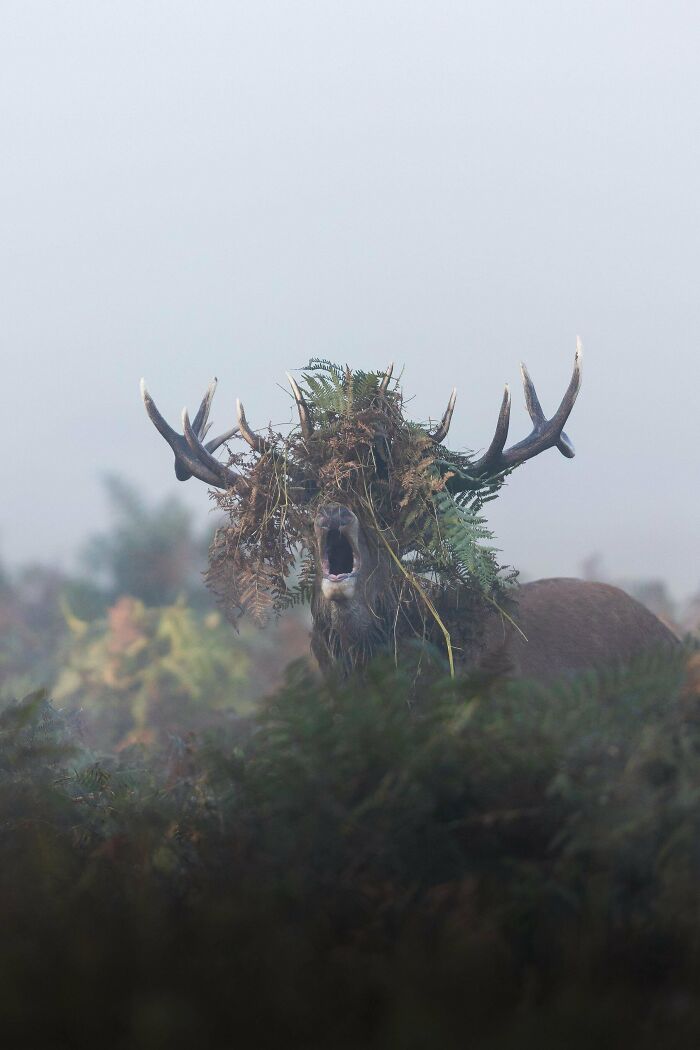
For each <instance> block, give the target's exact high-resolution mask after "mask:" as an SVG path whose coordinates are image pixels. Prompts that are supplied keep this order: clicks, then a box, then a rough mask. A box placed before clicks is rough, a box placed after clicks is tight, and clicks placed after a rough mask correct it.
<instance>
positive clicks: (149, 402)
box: [141, 379, 242, 488]
mask: <svg viewBox="0 0 700 1050" xmlns="http://www.w3.org/2000/svg"><path fill="white" fill-rule="evenodd" d="M215 389H216V380H215V379H214V380H212V382H211V383H210V384H209V387H208V389H207V392H206V394H205V395H204V398H203V399H202V403H201V405H200V407H199V410H198V412H197V415H196V416H195V423H194V424H193V425H192V426H191V430H192V431H193V432H194V434H195V437H196V438H197V441H198V442H199V443H200V444H201V441H200V438H201V436H203V433H204V432H205V430H206V426H207V423H206V419H207V416H208V414H209V409H210V407H211V401H212V398H213V396H214V390H215ZM141 397H142V398H143V403H144V405H145V408H146V412H147V413H148V417H149V419H150V420H151V422H152V423H153V425H154V426H155V428H156V430H158V432H159V433H160V434H161V435H162V436H163V437H164V438H165V440H166V441H167V442H168V444H169V445H170V447H171V449H172V450H173V452H174V453H175V475H176V477H177V478H178V480H179V481H187V480H188V478H192V477H195V478H198V479H199V480H200V481H203V482H205V484H207V485H215V486H216V487H218V488H229V487H231V484H232V482H231V481H230V480H229V479H227V481H226V482H225V483H224V484H222V480H221V474H220V472H219V471H218V470H215V469H214V468H212V467H211V465H210V464H208V463H206V462H203V460H202V458H201V457H200V456H199V453H198V451H197V452H195V451H194V450H193V449H192V448H191V446H190V444H189V443H188V441H187V439H186V437H184V436H183V435H182V434H178V433H177V431H176V430H173V428H172V427H171V426H170V424H169V423H168V422H167V421H166V420H165V419H164V418H163V416H162V415H161V414H160V412H159V411H158V408H157V407H156V404H155V402H154V400H153V398H152V397H151V395H150V394H149V393H148V390H147V389H146V381H145V380H144V379H142V380H141ZM237 431H238V428H237V427H234V428H233V430H228V431H226V433H225V434H222V435H221V436H220V437H218V438H215V439H214V440H213V441H208V442H207V444H206V446H202V448H203V449H204V451H205V452H206V453H207V454H211V453H212V452H215V451H216V449H217V448H218V447H219V445H221V444H222V442H224V441H228V439H229V438H230V437H233V435H234V434H235V433H237ZM212 458H213V457H212ZM214 463H216V464H217V467H219V466H221V464H219V463H218V461H217V460H214ZM232 476H233V477H234V478H238V476H237V475H235V474H234V475H232ZM239 480H240V481H242V479H239Z"/></svg>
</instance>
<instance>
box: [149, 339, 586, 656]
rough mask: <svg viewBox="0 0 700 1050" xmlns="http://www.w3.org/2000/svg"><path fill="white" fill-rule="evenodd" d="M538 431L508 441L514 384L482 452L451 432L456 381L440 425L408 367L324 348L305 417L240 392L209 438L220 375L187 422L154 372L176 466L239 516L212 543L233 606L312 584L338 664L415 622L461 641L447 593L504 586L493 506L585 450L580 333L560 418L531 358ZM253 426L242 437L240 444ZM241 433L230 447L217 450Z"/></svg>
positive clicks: (303, 400)
mask: <svg viewBox="0 0 700 1050" xmlns="http://www.w3.org/2000/svg"><path fill="white" fill-rule="evenodd" d="M522 376H523V386H524V390H525V401H526V404H527V408H528V411H529V414H530V418H531V419H532V424H533V426H532V431H531V433H530V434H529V435H528V436H527V437H526V438H524V439H523V440H522V441H519V442H517V443H516V444H514V445H511V446H510V447H508V448H506V442H507V437H508V429H509V421H510V394H509V391H508V388H507V387H506V390H505V393H504V395H503V400H502V402H501V407H500V412H499V415H498V421H497V424H496V429H495V433H494V436H493V439H492V441H491V443H490V445H489V446H488V448H487V449H486V451H485V452H484V453H483V454H482V455H480V456H478V457H476V456H473V455H471V454H466V453H456V452H452V451H450V450H449V449H447V448H446V447H445V444H444V442H445V438H446V437H447V433H448V430H449V427H450V423H451V420H452V415H453V412H454V408H455V400H456V391H455V390H453V391H452V394H451V396H450V399H449V403H448V405H447V408H446V410H445V413H444V415H443V417H442V419H441V421H440V423H439V424H438V426H437V427H435V428H434V429H432V428H430V427H425V426H422V425H419V424H416V423H413V422H411V421H409V420H407V419H406V418H405V416H404V412H403V399H402V393H401V388H400V385H399V383H398V381H397V380H395V379H394V378H393V367H392V366H389V368H388V369H387V370H386V371H385V372H383V373H381V372H380V373H363V372H351V371H350V370H349V369H341V368H338V367H336V366H334V365H331V364H329V363H328V362H312V363H311V365H310V366H309V368H308V369H307V370H306V371H305V372H304V373H303V375H302V377H301V379H300V382H297V381H296V380H295V379H293V378H291V377H289V380H290V385H291V392H292V397H293V399H294V402H295V404H296V410H297V413H298V420H299V422H298V425H297V426H295V427H292V429H291V430H290V432H289V433H288V434H287V435H285V436H282V435H281V434H278V433H274V432H273V431H272V430H271V429H269V428H268V430H267V431H266V432H265V433H261V432H258V431H253V430H252V429H251V427H250V426H249V424H248V421H247V419H246V416H245V413H244V411H243V406H242V405H241V403H240V402H238V403H237V417H238V418H237V425H236V426H235V427H233V428H232V429H230V430H228V431H226V432H225V433H223V434H221V435H220V436H219V437H217V438H215V439H213V440H209V441H207V440H205V439H206V434H207V432H208V429H209V423H208V417H209V412H210V408H211V402H212V398H213V395H214V390H215V386H216V380H214V381H212V383H211V384H210V386H209V388H208V390H207V392H206V394H205V396H204V398H203V400H202V403H201V405H200V406H199V409H198V411H197V413H196V415H195V417H194V419H193V420H190V418H189V415H188V412H187V410H183V413H182V433H178V432H177V431H175V430H174V429H173V428H172V427H171V426H170V425H169V424H168V423H167V422H166V421H165V419H164V418H163V416H162V415H161V414H160V412H159V411H158V409H157V408H156V406H155V404H154V402H153V400H152V399H151V397H150V396H149V394H148V392H147V391H146V389H145V386H143V383H142V394H143V399H144V403H145V406H146V410H147V412H148V415H149V416H150V418H151V420H152V422H153V423H154V425H155V426H156V428H157V429H158V430H159V431H160V433H161V434H162V436H163V437H164V438H165V440H166V441H167V442H168V444H169V445H170V447H171V448H172V450H173V452H174V454H175V473H176V475H177V477H178V478H179V479H180V480H181V481H184V480H186V479H187V478H190V477H196V478H199V479H200V480H201V481H204V482H206V484H207V485H209V486H210V487H211V488H212V489H213V490H215V499H216V501H217V503H218V504H219V506H220V508H221V509H222V510H223V511H224V512H225V514H226V516H227V519H228V520H227V523H226V524H225V525H223V526H221V527H220V528H219V529H218V530H217V533H216V536H215V539H214V542H213V543H212V547H211V551H210V567H209V572H208V583H209V585H210V586H211V587H212V588H213V590H214V591H215V593H216V594H217V596H218V598H219V600H220V601H221V603H222V605H223V606H224V608H225V610H226V611H227V613H228V614H229V616H230V617H231V618H232V619H234V620H235V619H236V618H237V617H238V616H240V615H241V613H243V612H250V613H251V614H252V615H253V616H254V618H256V619H257V620H259V621H262V620H265V619H266V618H267V616H268V615H269V614H270V613H271V612H273V611H279V610H280V609H282V608H284V607H286V606H288V605H290V604H294V603H296V602H297V601H301V600H304V599H305V598H309V599H310V602H311V608H312V614H313V620H314V632H313V636H312V644H313V648H314V651H315V653H316V655H317V656H318V658H319V660H320V662H321V664H322V665H328V664H333V663H334V664H340V665H341V666H342V667H345V668H351V667H355V666H357V665H358V664H362V663H364V662H365V661H366V660H367V658H368V657H369V656H371V655H372V654H373V653H374V652H376V651H377V649H378V648H380V647H383V646H386V645H391V646H395V645H396V644H398V642H399V640H401V639H403V638H405V637H412V636H418V637H431V638H435V640H436V641H438V642H439V643H442V644H443V645H445V646H446V647H447V650H448V654H449V655H450V657H451V642H450V635H449V633H448V630H447V627H446V625H445V612H444V610H445V608H446V607H447V606H451V607H456V606H459V605H460V602H461V603H462V605H464V603H465V602H466V601H467V599H469V600H470V601H472V602H473V601H474V600H475V599H478V598H480V597H481V598H486V599H488V600H491V599H492V598H493V596H494V594H495V593H496V592H497V591H498V589H499V588H500V587H501V586H502V582H503V580H502V576H501V575H500V573H499V567H498V565H497V563H496V561H495V557H494V552H493V549H492V548H491V547H489V546H487V545H485V544H484V543H483V541H484V540H485V539H487V538H488V536H489V534H488V532H487V531H486V530H485V528H484V523H483V519H482V518H481V517H480V516H479V511H480V508H481V505H482V504H483V502H484V500H485V499H488V498H490V497H491V496H493V495H494V494H495V493H496V492H497V490H498V488H499V487H500V485H501V484H502V482H503V480H504V478H505V477H506V476H507V474H508V473H509V472H510V471H511V470H512V469H513V468H514V467H516V466H518V465H519V464H521V463H524V462H526V461H527V460H528V459H532V458H533V457H534V456H536V455H538V454H539V453H540V452H543V451H545V450H546V449H549V448H554V447H556V448H558V449H559V450H560V451H561V452H562V453H563V454H564V455H565V456H567V457H571V456H573V455H574V450H573V446H572V445H571V442H570V441H569V439H568V438H567V436H566V434H565V433H564V431H563V427H564V424H565V422H566V420H567V418H568V416H569V413H570V412H571V409H572V408H573V405H574V401H575V400H576V395H577V393H578V389H579V385H580V378H581V376H580V348H579V347H577V351H576V358H575V363H574V371H573V375H572V378H571V381H570V383H569V387H568V389H567V391H566V393H565V395H564V398H563V399H562V402H561V404H560V406H559V408H558V409H557V411H556V412H555V413H554V415H553V416H552V417H551V418H550V419H547V418H546V416H545V415H544V412H543V411H542V408H541V406H540V402H539V400H538V397H537V394H536V392H535V388H534V385H533V383H532V380H531V379H530V377H529V375H528V373H527V370H526V369H525V367H524V366H523V367H522ZM234 437H235V438H239V439H242V441H243V443H244V444H243V446H242V451H233V450H232V449H231V448H230V446H229V445H228V444H227V443H228V442H230V441H231V440H232V439H233V438H234ZM222 445H226V447H227V449H228V452H229V456H228V462H226V463H224V462H222V461H221V460H219V459H218V458H217V457H216V456H215V455H214V453H215V452H216V451H217V449H218V448H219V447H220V446H222Z"/></svg>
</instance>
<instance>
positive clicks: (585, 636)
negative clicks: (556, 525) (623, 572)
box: [482, 578, 678, 679]
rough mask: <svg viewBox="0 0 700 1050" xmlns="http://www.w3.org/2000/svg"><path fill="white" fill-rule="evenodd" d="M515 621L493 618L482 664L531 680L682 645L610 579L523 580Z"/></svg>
mask: <svg viewBox="0 0 700 1050" xmlns="http://www.w3.org/2000/svg"><path fill="white" fill-rule="evenodd" d="M514 619H515V620H516V622H517V624H518V627H519V628H520V630H519V631H518V630H517V629H516V628H515V627H514V626H512V624H510V623H509V622H508V621H506V620H502V619H501V617H500V616H498V617H497V616H496V615H494V616H493V617H492V618H491V619H490V620H489V622H488V625H487V628H486V632H485V636H484V649H483V654H484V655H483V660H482V662H483V664H484V665H485V666H486V667H494V668H497V669H503V670H508V671H509V672H510V673H512V674H516V675H521V676H523V677H526V678H538V679H547V678H556V677H558V676H560V675H564V674H571V673H575V672H577V671H583V670H586V669H588V668H604V667H615V666H619V665H621V664H626V663H629V661H630V660H632V659H633V658H634V657H635V656H638V655H639V654H640V653H642V652H644V651H645V650H649V649H658V648H660V647H663V646H669V647H671V646H676V645H678V639H677V637H676V635H674V634H673V632H672V631H671V630H669V628H668V627H666V625H665V624H663V623H662V622H661V620H659V618H658V617H657V616H654V614H653V613H651V612H650V611H649V610H648V609H647V608H645V606H643V605H641V604H640V602H638V601H635V599H634V598H631V597H630V596H629V595H628V594H625V592H624V591H621V590H620V589H619V588H618V587H611V586H609V585H608V584H606V583H588V582H585V581H583V580H575V579H568V578H558V579H551V580H537V581H536V582H534V583H527V584H524V585H523V586H522V587H521V588H520V589H519V592H518V600H517V613H516V615H515V617H514ZM520 632H522V634H521V633H520ZM523 636H524V637H523Z"/></svg>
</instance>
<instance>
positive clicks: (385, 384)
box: [379, 361, 394, 394]
mask: <svg viewBox="0 0 700 1050" xmlns="http://www.w3.org/2000/svg"><path fill="white" fill-rule="evenodd" d="M393 374H394V362H393V361H390V362H389V364H388V366H387V370H386V372H385V373H384V375H383V376H382V380H381V383H380V384H379V393H380V394H386V392H387V390H388V389H389V383H390V382H391V377H392V375H393Z"/></svg>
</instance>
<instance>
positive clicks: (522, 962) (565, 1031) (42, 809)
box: [0, 481, 700, 1050]
mask: <svg viewBox="0 0 700 1050" xmlns="http://www.w3.org/2000/svg"><path fill="white" fill-rule="evenodd" d="M109 493H110V498H111V501H112V505H113V517H112V523H111V525H110V528H109V531H108V532H106V533H105V534H104V535H103V536H101V537H97V538H96V539H95V540H93V541H92V543H91V544H90V546H89V548H88V550H87V552H86V558H85V562H84V566H85V569H84V571H83V573H82V575H78V576H67V575H65V574H62V573H60V572H56V571H55V570H53V569H49V568H46V567H42V566H33V567H31V568H27V569H25V570H23V571H21V572H15V573H13V574H9V573H3V572H2V571H1V570H0V697H1V698H2V699H1V700H0V931H1V936H0V1037H1V1038H2V1040H3V1045H4V1046H9V1047H12V1048H13V1050H14V1048H18V1050H19V1048H23V1047H31V1048H32V1050H42V1048H45V1047H46V1048H56V1050H58V1048H64V1047H66V1048H67V1047H70V1048H71V1050H73V1048H77V1050H79V1048H80V1047H82V1046H88V1045H89V1046H91V1047H92V1046H93V1045H104V1046H106V1047H117V1048H124V1050H127V1048H128V1050H131V1048H136V1050H139V1048H149V1050H150V1048H156V1050H157V1048H159V1047H163V1048H166V1047H167V1048H168V1050H170V1048H171V1047H173V1048H177V1047H180V1046H187V1047H188V1050H189V1048H190V1047H192V1046H207V1047H213V1048H215V1050H216V1048H219V1047H221V1048H227V1047H230V1046H234V1045H235V1046H251V1047H252V1046H254V1047H256V1048H257V1047H265V1046H270V1047H275V1048H277V1047H279V1046H280V1045H283V1046H285V1047H286V1046H299V1047H304V1048H307V1047H308V1048H314V1047H323V1048H329V1047H341V1048H343V1047H347V1048H355V1047H370V1048H372V1047H376V1048H380V1047H381V1048H382V1050H383V1048H385V1047H387V1048H392V1047H397V1048H399V1047H400V1048H401V1050H403V1048H408V1050H412V1048H419V1047H421V1048H422V1047H431V1048H432V1047H433V1046H436V1045H437V1046H441V1047H445V1048H447V1050H450V1048H451V1047H460V1048H462V1047H464V1046H477V1047H484V1048H495V1050H498V1048H501V1047H504V1048H505V1047H511V1046H518V1047H522V1046H537V1047H538V1048H539V1047H543V1048H544V1050H546V1048H547V1047H552V1048H554V1047H556V1048H557V1050H558V1048H559V1047H560V1046H561V1044H562V1043H564V1042H565V1043H566V1044H567V1045H571V1046H573V1047H576V1046H580V1047H582V1048H583V1047H585V1048H586V1050H588V1047H590V1046H591V1044H593V1043H595V1044H600V1045H601V1046H603V1047H604V1046H614V1047H619V1046H620V1045H628V1044H629V1043H631V1042H632V1041H633V1040H634V1041H635V1042H636V1043H637V1044H638V1045H639V1046H640V1047H642V1048H644V1047H645V1046H647V1047H654V1048H655V1047H656V1046H657V1045H660V1044H663V1045H670V1046H674V1047H682V1046H686V1045H688V1046H691V1045H692V1046H693V1047H694V1046H696V1045H698V1035H699V1034H700V1018H699V1016H698V1008H697V1006H696V1002H697V998H698V990H699V986H700V972H699V971H700V967H699V965H698V942H699V937H698V935H699V933H700V908H699V907H698V905H699V904H700V900H699V897H700V890H699V889H698V887H700V878H699V876H700V851H699V850H698V846H697V843H698V841H700V839H699V837H698V830H699V829H698V826H697V825H698V815H697V814H698V791H699V789H700V750H699V748H700V658H699V657H698V655H695V656H692V657H691V658H690V662H689V663H688V665H687V667H682V666H681V664H680V663H674V664H669V663H668V662H665V663H659V662H658V661H651V662H649V663H647V664H646V665H644V666H643V665H639V666H638V667H636V668H635V669H633V670H632V671H630V672H629V673H627V674H625V675H616V676H611V677H610V678H607V679H605V680H600V679H596V678H590V679H585V680H582V681H580V682H578V683H575V684H568V685H565V686H564V685H562V686H559V687H557V688H555V689H552V690H548V691H544V690H542V689H539V688H533V687H528V686H525V685H520V686H512V685H511V686H508V687H507V688H502V687H499V686H498V685H497V684H496V683H489V682H483V681H482V682H468V681H459V682H450V681H443V680H442V679H441V678H440V671H439V668H437V669H436V673H435V674H434V675H433V676H432V681H431V684H428V683H427V682H425V679H424V678H421V679H420V681H421V683H424V682H425V684H422V685H421V688H420V689H419V690H418V696H419V697H420V703H419V704H418V706H417V707H416V706H415V705H414V704H413V699H412V698H413V697H414V695H415V690H414V682H413V674H412V671H411V668H408V667H407V668H404V669H403V671H402V672H401V673H397V672H396V670H395V669H393V668H391V667H384V668H382V667H381V666H378V667H376V668H375V670H374V671H373V673H372V675H371V677H370V678H369V680H368V681H367V682H366V683H365V685H363V686H362V687H359V686H354V687H353V686H337V687H335V686H323V685H320V684H319V683H318V681H317V680H316V679H315V678H314V677H313V675H312V673H311V672H310V671H309V670H308V669H306V665H304V664H297V665H295V666H294V667H293V669H292V670H291V671H290V672H289V674H288V677H287V680H286V684H284V685H282V686H280V679H281V669H282V668H283V667H284V666H285V665H286V664H287V663H288V662H289V661H290V659H292V658H293V657H294V656H295V655H297V654H299V653H301V652H305V651H306V650H307V646H308V639H307V631H306V626H305V624H304V623H303V621H300V620H298V619H295V618H294V617H293V616H290V615H289V614H287V616H286V617H285V618H284V619H283V620H282V622H281V624H280V626H279V628H278V629H277V630H276V631H269V630H268V631H267V632H265V633H264V634H260V633H258V632H256V631H246V629H245V628H244V629H243V630H242V632H241V634H240V635H233V634H232V632H231V631H230V629H229V628H227V627H225V626H224V625H223V623H222V620H221V617H220V616H219V614H218V613H217V611H216V610H215V609H214V607H213V606H212V604H211V602H210V601H209V600H208V599H207V596H206V592H205V590H204V588H203V587H202V581H201V576H200V572H201V570H202V569H203V568H204V564H205V561H206V555H205V552H206V540H205V539H204V538H203V537H199V536H198V535H197V534H196V533H195V531H194V529H193V527H192V523H191V521H190V520H189V519H188V517H187V515H186V514H185V512H184V511H182V509H181V508H178V506H177V505H176V504H174V503H172V502H171V501H166V502H165V503H163V504H162V505H159V506H155V507H149V506H148V505H147V504H146V503H144V502H143V501H142V500H140V499H139V497H138V494H136V493H134V492H133V491H132V490H131V489H130V488H129V487H128V486H125V485H124V484H123V483H120V482H114V481H113V482H112V483H111V484H110V488H109ZM591 572H592V574H593V575H597V576H600V567H596V568H595V569H594V570H593V569H592V570H591ZM640 596H641V597H644V595H640ZM651 597H654V596H653V595H652V596H651ZM656 597H657V598H658V595H657V596H656ZM661 597H662V598H663V597H664V595H663V593H662V594H661ZM646 598H647V599H648V598H649V595H647V596H646ZM657 611H663V610H660V609H657ZM667 611H668V610H667ZM696 611H697V610H696ZM672 613H673V610H670V613H669V615H671V614H672ZM695 619H697V617H695ZM692 622H695V620H693V621H692ZM691 625H692V623H691V621H690V620H688V626H689V627H690V626H691ZM693 674H694V675H695V679H694V680H693ZM40 684H46V685H48V687H49V690H48V693H47V694H44V693H38V692H34V695H32V696H29V697H28V698H27V699H26V700H24V701H21V702H19V703H16V702H14V701H13V699H12V698H13V697H17V696H22V695H23V694H24V693H30V692H32V691H35V690H36V688H37V686H38V685H40ZM261 693H264V694H268V696H269V699H268V700H266V701H265V702H263V703H260V702H259V700H258V699H257V698H258V697H259V696H260V695H261ZM47 696H50V700H49V699H47ZM412 705H413V706H412Z"/></svg>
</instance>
